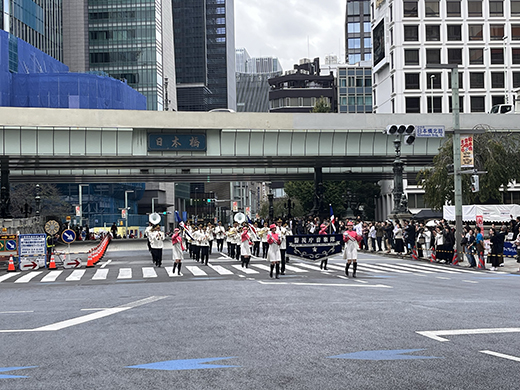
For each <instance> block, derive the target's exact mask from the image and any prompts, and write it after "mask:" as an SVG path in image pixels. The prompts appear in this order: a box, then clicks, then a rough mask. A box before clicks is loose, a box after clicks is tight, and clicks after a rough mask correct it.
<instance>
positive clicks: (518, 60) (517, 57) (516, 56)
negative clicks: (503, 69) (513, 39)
mask: <svg viewBox="0 0 520 390" xmlns="http://www.w3.org/2000/svg"><path fill="white" fill-rule="evenodd" d="M512 54H513V64H520V49H512Z"/></svg>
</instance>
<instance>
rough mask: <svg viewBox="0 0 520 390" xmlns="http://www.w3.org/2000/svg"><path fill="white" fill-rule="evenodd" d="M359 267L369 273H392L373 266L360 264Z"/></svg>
mask: <svg viewBox="0 0 520 390" xmlns="http://www.w3.org/2000/svg"><path fill="white" fill-rule="evenodd" d="M361 267H362V268H366V269H367V270H368V271H370V272H376V273H382V274H387V273H389V271H393V270H388V269H387V268H384V267H379V266H377V265H374V264H366V263H362V265H361ZM402 272H408V271H402Z"/></svg>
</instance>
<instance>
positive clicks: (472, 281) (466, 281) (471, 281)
mask: <svg viewBox="0 0 520 390" xmlns="http://www.w3.org/2000/svg"><path fill="white" fill-rule="evenodd" d="M463 282H464V283H476V284H478V282H475V281H474V280H463Z"/></svg>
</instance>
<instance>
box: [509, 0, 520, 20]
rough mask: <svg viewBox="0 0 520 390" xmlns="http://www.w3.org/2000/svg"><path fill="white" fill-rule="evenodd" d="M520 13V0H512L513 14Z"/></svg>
mask: <svg viewBox="0 0 520 390" xmlns="http://www.w3.org/2000/svg"><path fill="white" fill-rule="evenodd" d="M513 15H520V0H511V16H513Z"/></svg>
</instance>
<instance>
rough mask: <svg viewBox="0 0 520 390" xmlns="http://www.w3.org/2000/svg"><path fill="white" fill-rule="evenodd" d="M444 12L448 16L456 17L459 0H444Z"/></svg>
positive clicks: (458, 11) (458, 12)
mask: <svg viewBox="0 0 520 390" xmlns="http://www.w3.org/2000/svg"><path fill="white" fill-rule="evenodd" d="M446 14H447V16H448V17H449V18H450V17H457V16H460V0H458V1H452V0H448V1H446Z"/></svg>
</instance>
